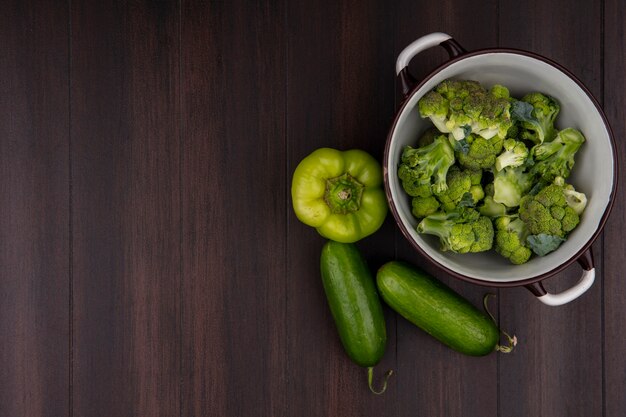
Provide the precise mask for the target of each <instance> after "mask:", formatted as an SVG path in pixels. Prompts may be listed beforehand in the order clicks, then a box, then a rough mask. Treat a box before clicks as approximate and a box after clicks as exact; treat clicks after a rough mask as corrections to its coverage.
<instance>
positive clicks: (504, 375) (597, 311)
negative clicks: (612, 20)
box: [499, 1, 603, 417]
mask: <svg viewBox="0 0 626 417" xmlns="http://www.w3.org/2000/svg"><path fill="white" fill-rule="evenodd" d="M499 26H500V45H501V46H507V47H515V48H522V49H527V50H530V51H533V52H536V53H539V54H542V55H544V56H546V57H548V58H551V59H553V60H555V61H557V62H558V63H560V64H562V65H564V66H565V67H567V68H568V69H570V70H571V71H572V72H573V73H574V74H575V75H577V76H578V77H579V78H580V79H581V80H582V81H583V82H584V83H585V84H586V85H587V86H588V87H589V88H590V89H591V91H592V92H593V93H594V94H599V93H601V92H602V84H601V78H602V64H601V59H602V57H601V51H602V32H601V28H602V11H601V9H600V2H586V3H583V2H579V3H566V2H563V1H558V2H550V3H548V2H540V1H533V2H530V3H528V4H527V5H526V6H525V7H524V8H523V9H520V7H519V4H518V3H515V2H512V1H505V2H501V4H500V25H499ZM581 27H584V28H586V29H585V30H584V31H581V30H580V28H581ZM562 111H563V112H565V111H567V109H565V108H564V109H562ZM601 246H602V243H601V242H600V241H599V242H597V243H596V244H595V245H594V250H595V259H596V263H597V264H600V265H596V266H597V269H596V272H597V274H598V275H597V279H596V283H595V284H594V286H593V287H592V288H591V290H589V291H588V293H587V294H585V295H584V296H583V297H581V298H580V299H579V300H576V301H574V302H572V303H570V304H568V305H565V306H561V307H556V308H555V307H547V306H544V305H542V304H541V303H540V302H538V301H536V300H534V299H533V297H532V296H530V294H528V293H525V290H523V289H515V290H507V291H501V300H500V316H501V320H502V322H506V323H510V327H511V328H513V329H514V330H515V332H516V333H517V336H518V338H519V339H520V344H519V346H518V349H517V350H516V351H515V353H514V354H512V355H505V356H502V357H501V359H500V374H499V378H500V391H499V395H500V407H499V412H500V413H501V414H502V415H509V416H529V415H550V416H555V417H556V416H599V415H602V330H601V329H602V309H601V307H600V306H601V304H602V286H603V280H602V267H601V266H602V265H601V262H600V261H599V260H600V259H601V258H602V254H601V253H600V251H599V249H600V248H601ZM580 273H581V270H580V267H578V266H577V265H574V266H572V267H570V268H568V269H567V270H566V271H565V272H563V273H561V274H559V275H558V276H556V277H554V278H551V279H549V280H547V281H546V289H548V290H549V291H555V292H558V291H562V290H564V289H566V288H568V287H570V286H572V285H573V284H574V283H575V282H576V281H577V279H578V278H579V277H580Z"/></svg>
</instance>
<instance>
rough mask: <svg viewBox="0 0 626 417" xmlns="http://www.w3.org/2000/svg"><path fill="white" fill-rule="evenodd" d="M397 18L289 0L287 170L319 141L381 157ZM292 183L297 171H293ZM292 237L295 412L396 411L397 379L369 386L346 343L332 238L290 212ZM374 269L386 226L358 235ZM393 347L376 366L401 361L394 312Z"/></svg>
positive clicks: (373, 4)
mask: <svg viewBox="0 0 626 417" xmlns="http://www.w3.org/2000/svg"><path fill="white" fill-rule="evenodd" d="M391 18H392V15H391V10H390V9H389V8H388V5H386V3H385V2H380V1H365V2H354V1H340V2H332V1H318V2H314V3H310V4H309V5H308V6H306V7H304V5H303V4H302V3H298V2H288V9H287V19H288V45H287V51H288V52H287V57H288V62H287V73H288V85H287V109H288V115H287V139H288V140H287V161H288V166H287V170H288V173H289V175H290V177H291V174H292V173H293V171H294V169H295V168H296V165H297V163H298V162H299V161H300V160H301V159H302V158H304V157H306V156H307V155H308V154H309V153H311V152H312V151H313V150H315V149H316V148H319V147H331V148H336V149H340V150H348V149H352V148H359V149H364V150H366V151H368V152H370V153H371V154H372V155H375V157H376V158H377V159H378V160H380V159H381V157H382V152H383V148H384V142H385V137H386V134H387V128H388V124H389V123H390V121H391V119H392V115H393V87H394V86H393V78H394V73H393V59H394V58H393V51H392V38H391V35H392V25H391V24H392V20H391ZM289 180H291V178H289ZM288 225H289V229H288V230H289V234H288V235H287V248H288V253H287V263H288V277H289V279H288V281H287V286H286V288H287V290H286V291H287V315H286V318H285V319H286V322H285V326H286V329H287V334H288V335H289V337H288V345H287V355H288V356H287V361H288V364H289V374H288V375H289V385H288V386H287V396H288V398H290V399H292V398H298V399H299V400H298V401H290V402H289V404H288V409H287V415H290V416H291V415H298V416H319V415H337V416H339V415H341V416H362V415H366V414H369V413H371V414H374V415H383V414H385V413H389V412H393V410H394V409H395V408H396V406H397V404H396V402H395V398H396V397H395V395H396V392H397V391H396V389H395V388H394V387H396V386H397V385H396V384H397V383H398V380H397V378H395V377H393V378H392V379H391V380H390V388H389V391H388V392H387V393H385V395H383V396H380V397H377V396H374V395H372V394H371V393H370V392H369V390H368V388H367V379H366V371H365V369H363V368H360V367H358V366H357V365H355V364H354V363H352V362H351V361H350V359H349V358H348V357H347V356H346V354H345V352H344V351H343V348H342V346H341V344H340V342H339V337H338V334H337V330H336V328H335V326H334V323H333V319H332V316H331V314H330V310H329V308H328V305H327V302H326V297H325V294H324V290H323V288H322V285H321V277H320V272H319V262H320V261H319V259H320V249H321V247H322V245H323V244H324V239H323V238H321V237H320V236H319V235H317V233H315V231H314V230H313V229H311V228H309V227H307V226H305V225H303V224H302V223H300V222H298V221H297V219H296V217H295V215H294V214H293V212H292V210H291V209H290V211H289V223H288ZM358 247H359V248H360V249H361V250H362V251H363V253H364V254H365V255H366V256H367V258H368V261H369V263H370V268H371V269H372V270H373V271H375V269H376V267H377V266H378V265H379V264H381V263H382V262H383V261H384V260H388V259H390V258H391V257H392V256H393V228H392V224H391V222H388V223H386V224H385V226H384V227H383V229H382V230H380V231H378V232H377V233H376V234H375V235H373V236H371V237H369V238H366V239H365V240H363V241H362V242H359V244H358ZM387 333H388V347H387V353H386V355H385V358H384V359H383V361H382V362H381V363H380V364H379V365H378V366H377V367H376V374H377V376H378V377H381V376H382V375H383V373H384V372H385V371H386V370H387V369H390V368H392V369H396V367H395V322H394V316H393V315H392V314H388V315H387Z"/></svg>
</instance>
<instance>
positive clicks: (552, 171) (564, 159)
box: [530, 128, 585, 182]
mask: <svg viewBox="0 0 626 417" xmlns="http://www.w3.org/2000/svg"><path fill="white" fill-rule="evenodd" d="M584 142H585V137H584V136H583V134H582V133H580V132H579V131H578V130H576V129H573V128H567V129H564V130H561V131H560V132H559V133H558V134H557V135H556V138H555V139H554V140H553V141H552V142H544V143H542V144H541V145H537V146H534V147H533V155H534V160H535V164H534V165H533V167H532V168H531V171H530V172H531V174H533V175H536V176H540V177H541V178H543V179H544V180H545V181H548V182H552V181H554V179H555V178H556V177H563V178H567V177H568V176H569V174H570V171H571V169H572V167H573V166H574V155H575V154H576V152H578V150H579V149H580V147H581V146H582V144H583V143H584Z"/></svg>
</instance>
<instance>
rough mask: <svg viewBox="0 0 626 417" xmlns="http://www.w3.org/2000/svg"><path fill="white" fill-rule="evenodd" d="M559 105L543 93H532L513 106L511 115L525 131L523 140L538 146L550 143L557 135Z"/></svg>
mask: <svg viewBox="0 0 626 417" xmlns="http://www.w3.org/2000/svg"><path fill="white" fill-rule="evenodd" d="M559 110H560V106H559V103H557V101H556V100H555V99H553V98H552V97H548V96H546V95H544V94H542V93H530V94H527V95H525V96H524V97H522V99H521V100H520V101H514V102H513V104H512V105H511V115H512V117H513V119H514V120H518V121H519V122H520V126H521V127H522V128H523V129H525V130H524V131H523V132H521V139H527V140H531V141H533V142H535V143H537V144H540V143H543V142H544V141H550V140H552V139H553V138H554V136H555V135H556V129H555V128H554V121H555V119H556V116H557V115H558V114H559Z"/></svg>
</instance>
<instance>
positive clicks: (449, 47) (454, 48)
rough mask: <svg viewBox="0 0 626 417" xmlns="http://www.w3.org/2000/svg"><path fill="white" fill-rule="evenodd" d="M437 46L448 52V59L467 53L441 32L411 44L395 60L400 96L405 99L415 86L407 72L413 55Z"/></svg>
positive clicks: (450, 37)
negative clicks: (400, 87)
mask: <svg viewBox="0 0 626 417" xmlns="http://www.w3.org/2000/svg"><path fill="white" fill-rule="evenodd" d="M437 45H441V46H442V47H443V48H444V49H445V50H446V51H447V52H448V55H450V59H453V58H456V57H457V56H459V55H463V54H464V53H466V52H467V51H466V50H465V49H464V48H463V47H462V46H461V45H459V43H458V42H457V41H455V40H454V39H453V38H452V36H450V35H448V34H447V33H442V32H434V33H430V34H428V35H425V36H422V37H421V38H419V39H417V40H415V41H413V42H411V43H410V44H409V45H408V46H407V47H406V48H404V49H403V50H402V52H400V55H398V59H397V60H396V75H397V76H398V77H399V78H400V82H401V83H402V94H404V97H405V98H406V96H408V95H409V93H410V92H411V90H412V89H413V87H414V86H415V84H417V80H416V79H415V77H413V76H412V75H411V73H410V72H409V62H411V59H413V57H415V55H417V54H419V53H420V52H422V51H424V50H426V49H428V48H432V47H433V46H437Z"/></svg>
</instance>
